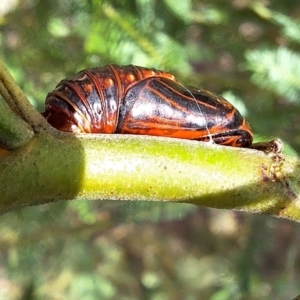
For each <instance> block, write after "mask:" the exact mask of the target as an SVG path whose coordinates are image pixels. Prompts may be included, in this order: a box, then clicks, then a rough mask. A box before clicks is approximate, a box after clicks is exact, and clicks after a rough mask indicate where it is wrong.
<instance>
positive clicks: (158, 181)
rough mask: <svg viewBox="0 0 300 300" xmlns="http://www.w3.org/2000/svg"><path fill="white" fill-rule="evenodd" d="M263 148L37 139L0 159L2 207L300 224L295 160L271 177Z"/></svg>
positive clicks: (110, 138) (107, 138) (111, 138)
mask: <svg viewBox="0 0 300 300" xmlns="http://www.w3.org/2000/svg"><path fill="white" fill-rule="evenodd" d="M272 163H273V162H272V159H271V158H270V157H268V156H267V155H265V154H264V153H263V152H261V151H257V150H250V149H237V148H232V147H222V146H217V145H209V144H207V143H201V142H193V141H183V140H177V139H168V138H155V137H144V136H122V135H95V134H94V135H79V136H74V135H72V134H65V135H62V136H61V138H54V137H52V136H49V135H38V136H36V137H35V138H34V139H33V140H32V141H31V142H30V143H29V144H28V145H26V147H25V148H24V149H23V150H22V151H15V152H13V153H10V152H6V153H3V154H2V156H0V169H1V170H2V171H1V172H0V190H1V199H0V210H1V211H2V212H4V211H7V210H12V209H15V208H19V207H22V206H23V205H36V204H40V203H47V202H53V201H58V200H67V199H86V200H88V199H89V200H92V199H103V200H107V199H109V200H115V199H118V200H136V201H138V200H151V201H173V202H188V203H193V204H196V205H199V206H208V207H215V208H228V209H238V210H245V211H252V212H259V213H265V214H271V215H275V216H280V217H283V218H288V219H292V220H298V221H300V210H299V200H298V197H299V196H298V194H299V185H298V182H300V178H299V177H300V174H299V168H298V164H299V162H298V160H297V159H295V158H292V157H287V158H286V159H285V161H284V163H283V165H282V166H281V170H280V172H282V174H283V175H284V176H283V178H284V179H283V180H282V181H275V182H272V181H270V180H268V173H269V168H270V166H271V165H272Z"/></svg>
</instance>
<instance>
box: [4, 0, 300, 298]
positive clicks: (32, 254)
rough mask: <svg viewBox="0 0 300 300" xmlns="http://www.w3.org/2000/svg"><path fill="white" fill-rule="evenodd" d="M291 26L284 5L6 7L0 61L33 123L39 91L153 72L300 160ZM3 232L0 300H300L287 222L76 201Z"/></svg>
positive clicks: (296, 10)
mask: <svg viewBox="0 0 300 300" xmlns="http://www.w3.org/2000/svg"><path fill="white" fill-rule="evenodd" d="M299 18H300V4H298V3H296V2H295V1H292V0H286V1H280V0H274V1H268V0H257V1H255V0H228V1H224V0H202V1H200V0H185V1H170V0H133V1H125V0H102V1H101V0H77V1H76V0H69V1H58V0H53V1H37V0H27V1H20V0H14V1H8V3H6V1H2V2H1V4H0V28H1V30H0V45H1V47H0V53H1V57H2V59H4V61H5V63H6V64H7V66H8V67H9V69H10V70H11V72H12V73H13V75H14V77H15V79H16V80H17V82H18V83H19V84H20V86H21V87H22V88H23V90H24V91H25V92H26V94H27V95H28V97H29V99H30V100H31V101H32V103H33V104H34V105H35V106H36V107H37V108H38V109H39V110H40V111H42V110H43V101H44V99H45V95H46V94H47V92H49V91H51V90H52V89H53V88H54V87H55V85H56V84H57V83H58V82H59V81H60V80H61V79H62V78H64V77H66V76H70V75H72V74H74V73H76V72H77V71H79V70H80V69H83V68H87V67H96V66H102V65H105V64H108V63H115V64H136V65H141V66H147V67H154V68H158V69H163V70H167V71H170V72H172V73H174V75H176V77H177V78H178V79H179V80H180V81H182V82H183V83H184V84H186V85H187V86H188V85H193V86H197V87H204V88H207V89H210V90H212V91H214V92H215V93H219V94H223V95H224V96H225V97H226V98H227V99H228V100H230V101H232V102H233V103H234V104H235V105H237V106H238V107H239V108H240V110H241V111H242V112H243V114H244V115H247V119H248V120H249V123H250V124H251V126H252V128H253V130H254V132H255V134H256V136H257V137H258V138H257V139H259V137H260V136H264V137H266V139H269V138H273V137H280V138H282V139H283V140H284V141H286V142H287V144H288V145H289V149H290V153H292V152H293V153H294V154H295V155H297V154H298V153H299V151H300V128H299V126H298V123H299V120H300V102H299V94H300V79H299V78H300V67H299V61H300V54H299V50H300V45H299V43H300V38H299V37H300V25H299ZM49 159H51V158H49ZM200 171H201V170H200ZM195 180H196V178H195ZM212 184H213V183H212ZM0 224H1V227H0V299H22V297H23V299H25V297H27V298H26V299H124V300H125V299H149V300H150V299H151V300H156V299H157V300H158V299H175V300H176V299H213V300H222V299H233V300H234V299H290V298H292V297H293V296H295V295H296V294H297V293H298V294H299V293H300V289H299V284H298V282H299V279H300V276H299V271H300V256H299V245H300V243H299V238H300V236H299V233H298V232H299V225H298V224H293V223H290V222H287V221H283V220H275V219H272V218H267V217H260V216H249V215H245V214H242V213H234V212H228V211H215V210H207V209H198V208H195V207H193V206H190V205H181V204H172V203H168V204H163V203H155V202H153V203H133V202H126V203H122V202H105V201H100V202H97V201H94V202H84V201H81V202H79V201H78V202H70V203H58V204H51V205H43V206H41V207H35V208H26V209H23V210H21V211H19V212H13V213H8V214H6V215H3V216H1V217H0Z"/></svg>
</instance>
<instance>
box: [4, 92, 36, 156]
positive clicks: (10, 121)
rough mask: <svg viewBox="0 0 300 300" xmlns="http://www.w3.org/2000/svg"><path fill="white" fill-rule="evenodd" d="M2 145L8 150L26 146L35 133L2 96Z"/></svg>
mask: <svg viewBox="0 0 300 300" xmlns="http://www.w3.org/2000/svg"><path fill="white" fill-rule="evenodd" d="M0 128H1V131H0V147H1V148H4V149H8V150H14V149H18V148H20V147H22V146H24V145H25V144H26V143H27V142H28V141H29V140H30V139H31V138H32V137H33V135H34V132H33V130H32V129H31V128H30V127H29V125H28V124H27V123H26V122H25V121H23V120H22V119H21V118H19V117H18V116H17V115H16V114H15V113H14V112H13V111H12V110H11V109H10V108H9V106H8V105H7V104H6V102H5V101H4V100H3V99H2V98H1V97H0Z"/></svg>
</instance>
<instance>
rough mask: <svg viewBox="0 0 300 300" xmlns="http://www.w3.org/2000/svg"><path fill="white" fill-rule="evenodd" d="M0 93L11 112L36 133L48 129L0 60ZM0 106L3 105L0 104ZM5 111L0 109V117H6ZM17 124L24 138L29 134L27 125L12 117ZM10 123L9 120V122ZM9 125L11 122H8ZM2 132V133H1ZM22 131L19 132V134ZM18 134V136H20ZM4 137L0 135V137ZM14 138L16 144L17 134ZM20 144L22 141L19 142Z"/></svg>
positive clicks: (49, 128)
mask: <svg viewBox="0 0 300 300" xmlns="http://www.w3.org/2000/svg"><path fill="white" fill-rule="evenodd" d="M0 94H1V95H2V97H3V99H4V100H5V102H6V103H7V105H8V106H9V107H10V109H11V110H12V112H14V113H15V114H16V115H17V116H19V117H20V118H21V119H23V120H24V121H25V122H26V123H27V124H28V125H29V126H30V127H31V128H32V130H33V131H34V132H36V133H38V132H41V131H44V130H46V131H47V130H48V131H49V130H50V131H51V127H50V126H49V125H48V124H47V122H46V121H45V119H44V118H43V117H42V116H41V115H40V113H39V112H38V111H37V110H36V109H35V108H34V107H33V106H32V105H31V103H30V102H29V100H28V99H27V97H26V96H25V95H24V93H23V91H22V90H21V89H20V87H19V86H18V85H17V84H16V83H15V81H14V79H13V77H12V76H11V74H10V73H9V71H8V70H7V68H6V67H5V65H4V64H3V62H2V61H1V60H0ZM2 107H5V106H4V105H2ZM6 112H7V109H6V108H5V110H2V109H1V110H0V119H2V118H6ZM14 120H15V121H17V122H18V123H19V124H17V127H19V129H20V130H23V133H24V137H23V139H24V140H25V136H27V138H29V137H30V136H31V134H30V133H29V132H28V126H24V123H23V127H22V125H21V122H20V121H18V119H16V118H15V119H14ZM10 123H11V122H10ZM10 125H11V124H10ZM25 128H26V129H25ZM13 131H14V132H16V131H17V128H16V129H14V130H13ZM1 134H2V133H1ZM21 134H22V133H20V135H21ZM20 135H19V136H20ZM3 138H4V137H2V136H1V139H3ZM15 138H16V142H15V143H16V144H17V143H18V142H17V136H16V135H15ZM20 144H22V143H20Z"/></svg>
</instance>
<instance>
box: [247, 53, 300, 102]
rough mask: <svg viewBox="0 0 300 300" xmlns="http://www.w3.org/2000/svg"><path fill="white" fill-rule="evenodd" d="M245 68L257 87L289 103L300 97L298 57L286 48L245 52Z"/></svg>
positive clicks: (299, 62)
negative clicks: (249, 72)
mask: <svg viewBox="0 0 300 300" xmlns="http://www.w3.org/2000/svg"><path fill="white" fill-rule="evenodd" d="M245 57H246V60H247V63H246V68H247V69H248V70H250V71H252V72H253V74H252V76H251V79H252V81H253V82H254V83H255V84H257V85H258V86H260V87H262V88H265V89H267V90H269V91H273V92H276V93H277V94H278V95H279V96H281V97H284V98H285V99H286V100H288V101H291V102H297V103H298V102H299V97H300V55H299V54H298V53H296V52H293V51H291V50H289V49H287V48H284V47H281V48H278V49H274V50H271V49H263V48H260V49H255V50H250V51H248V52H246V54H245Z"/></svg>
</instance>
